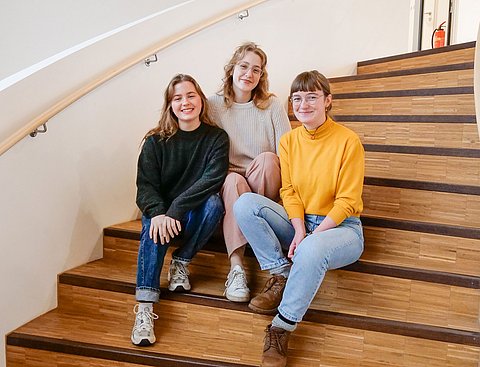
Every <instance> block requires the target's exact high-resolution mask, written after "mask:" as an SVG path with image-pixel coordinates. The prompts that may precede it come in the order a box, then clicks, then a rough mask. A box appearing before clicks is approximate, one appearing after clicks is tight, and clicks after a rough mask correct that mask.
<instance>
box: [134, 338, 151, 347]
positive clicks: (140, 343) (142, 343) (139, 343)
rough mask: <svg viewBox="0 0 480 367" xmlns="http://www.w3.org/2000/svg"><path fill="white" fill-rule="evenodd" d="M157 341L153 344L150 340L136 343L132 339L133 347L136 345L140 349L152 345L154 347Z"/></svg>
mask: <svg viewBox="0 0 480 367" xmlns="http://www.w3.org/2000/svg"><path fill="white" fill-rule="evenodd" d="M155 341H156V340H154V341H153V342H150V341H149V340H148V339H142V340H140V342H138V343H136V342H135V341H134V340H133V339H132V344H133V345H136V346H139V347H148V346H150V345H153V344H154V343H155Z"/></svg>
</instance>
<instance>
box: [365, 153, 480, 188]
mask: <svg viewBox="0 0 480 367" xmlns="http://www.w3.org/2000/svg"><path fill="white" fill-rule="evenodd" d="M365 176H367V177H384V178H395V179H402V180H412V181H423V182H436V183H442V184H453V185H471V186H477V187H480V159H478V158H466V157H448V156H434V155H421V154H399V153H387V152H365ZM392 189H394V188H392Z"/></svg>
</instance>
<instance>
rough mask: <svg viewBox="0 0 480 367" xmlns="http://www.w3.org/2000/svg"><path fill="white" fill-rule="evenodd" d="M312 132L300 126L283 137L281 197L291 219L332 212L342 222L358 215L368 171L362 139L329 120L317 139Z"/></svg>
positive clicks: (319, 130) (281, 149) (280, 151)
mask: <svg viewBox="0 0 480 367" xmlns="http://www.w3.org/2000/svg"><path fill="white" fill-rule="evenodd" d="M309 133H310V134H309ZM313 133H314V131H310V130H309V131H308V132H307V131H306V130H305V128H304V127H303V126H300V127H298V128H296V129H294V130H292V131H290V132H288V133H286V134H285V135H283V136H282V138H281V139H280V149H279V154H280V166H281V170H282V188H281V189H280V196H281V198H282V201H283V206H284V207H285V210H286V211H287V213H288V217H289V218H290V219H292V218H301V219H304V214H316V215H328V216H329V217H330V218H332V219H333V220H334V221H335V223H336V224H337V225H338V224H340V223H341V222H342V221H343V220H344V219H345V218H347V217H349V216H356V217H358V216H360V213H361V212H362V209H363V202H362V189H363V177H364V172H365V162H364V158H365V152H364V150H363V146H362V143H361V142H360V139H359V138H358V136H357V135H356V134H355V133H354V132H353V131H351V130H350V129H348V128H346V127H344V126H342V125H339V124H337V123H336V122H334V121H333V120H332V119H330V118H327V120H326V121H325V123H323V125H321V126H320V127H319V128H318V130H317V131H316V132H315V135H314V139H312V134H313Z"/></svg>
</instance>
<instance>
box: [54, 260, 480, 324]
mask: <svg viewBox="0 0 480 367" xmlns="http://www.w3.org/2000/svg"><path fill="white" fill-rule="evenodd" d="M170 254H171V251H169V252H168V255H167V257H166V262H165V264H164V267H163V270H162V273H161V274H162V275H161V283H160V284H161V286H162V287H163V288H165V289H166V288H167V286H168V281H167V279H166V276H167V273H168V264H169V262H170V256H171V255H170ZM132 255H133V254H132V252H121V251H117V252H116V253H114V254H112V255H109V254H106V256H105V257H106V258H105V259H103V260H97V261H95V262H92V263H89V264H86V265H83V266H81V267H79V268H76V269H72V270H71V271H68V272H66V273H64V274H62V275H61V276H60V278H59V282H60V284H72V285H82V286H87V287H90V286H92V287H102V285H101V284H102V282H103V281H104V279H107V280H109V281H112V282H113V284H117V283H118V282H123V284H124V287H127V288H128V289H129V292H130V293H134V289H135V271H136V257H135V256H132ZM108 257H110V258H109V259H108ZM245 265H246V272H247V277H248V280H249V287H250V289H251V292H252V295H255V294H257V293H259V292H260V291H261V289H262V287H263V285H264V284H265V282H266V280H267V279H268V276H269V275H268V274H267V273H266V272H260V271H258V270H257V269H258V264H257V263H256V260H255V259H254V258H253V257H247V258H246V264H245ZM355 266H357V267H359V268H360V269H352V270H336V271H330V272H327V274H326V276H325V279H324V281H323V283H322V286H321V287H320V290H319V292H318V294H317V296H316V297H315V299H314V300H313V302H312V305H311V307H310V308H311V310H312V311H313V310H316V311H325V312H337V313H342V314H344V315H345V317H354V316H366V317H372V318H381V319H386V320H393V321H403V322H413V323H421V324H427V325H432V326H440V327H448V328H454V329H462V330H470V331H479V330H480V325H479V322H478V319H477V313H478V309H479V307H480V290H479V289H474V288H464V287H456V286H450V285H444V284H438V283H433V282H425V281H423V280H420V279H421V278H422V275H423V276H424V275H425V273H423V274H420V276H418V277H417V278H420V279H414V280H412V279H405V276H406V275H405V274H402V273H401V271H402V270H404V271H405V269H402V268H398V267H379V266H378V265H375V264H371V268H370V269H369V268H368V265H367V264H364V265H363V268H362V266H361V265H354V266H353V267H355ZM392 268H393V275H395V271H397V274H398V277H391V276H389V275H390V272H392ZM189 270H190V272H191V277H190V279H191V283H192V288H193V291H194V292H195V293H196V294H198V295H203V296H206V297H217V298H220V299H222V300H223V291H224V283H225V278H226V274H227V273H228V270H229V264H228V260H227V257H226V254H223V253H215V252H207V251H202V252H200V253H198V254H197V256H196V257H195V258H194V259H193V261H192V264H191V265H190V267H189ZM376 273H380V274H376ZM407 276H408V275H407ZM431 280H435V279H434V278H433V279H431ZM477 288H478V284H477ZM109 289H110V288H109ZM167 293H170V292H167ZM60 301H61V299H60ZM227 302H228V301H227ZM228 303H231V302H228ZM459 305H463V309H460V308H459ZM432 311H434V312H435V314H432ZM439 315H442V317H440V318H439V317H438V316H439Z"/></svg>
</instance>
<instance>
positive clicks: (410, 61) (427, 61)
mask: <svg viewBox="0 0 480 367" xmlns="http://www.w3.org/2000/svg"><path fill="white" fill-rule="evenodd" d="M475 43H476V42H467V43H462V44H458V45H452V46H446V47H441V48H436V49H432V50H425V51H417V52H411V53H407V54H401V55H395V56H389V57H382V58H378V59H372V60H365V61H360V62H358V63H357V74H368V73H378V72H386V71H394V70H404V69H412V68H419V67H431V66H438V65H449V64H458V63H464V62H473V60H474V57H475Z"/></svg>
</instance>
